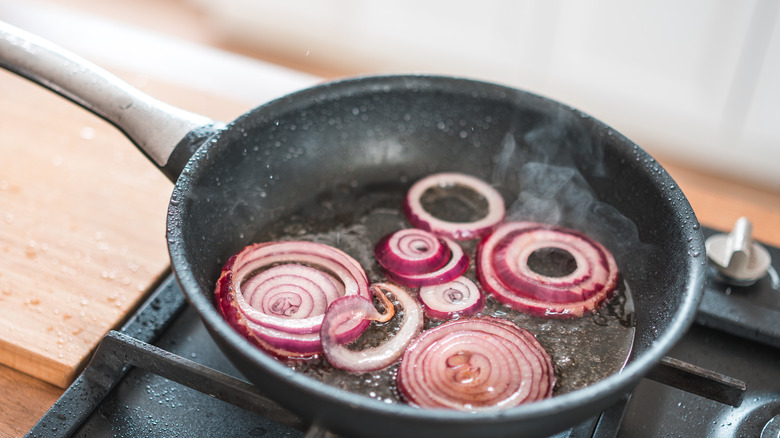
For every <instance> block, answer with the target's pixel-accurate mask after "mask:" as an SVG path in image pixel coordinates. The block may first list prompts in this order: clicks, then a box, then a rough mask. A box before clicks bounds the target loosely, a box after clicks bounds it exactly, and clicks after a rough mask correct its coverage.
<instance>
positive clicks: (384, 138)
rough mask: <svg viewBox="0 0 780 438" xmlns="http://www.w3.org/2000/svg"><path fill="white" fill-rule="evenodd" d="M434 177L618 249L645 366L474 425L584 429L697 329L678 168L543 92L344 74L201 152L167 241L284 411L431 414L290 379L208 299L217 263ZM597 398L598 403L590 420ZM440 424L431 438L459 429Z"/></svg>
mask: <svg viewBox="0 0 780 438" xmlns="http://www.w3.org/2000/svg"><path fill="white" fill-rule="evenodd" d="M438 171H457V172H463V173H467V174H471V175H475V176H477V177H480V178H482V179H484V180H485V181H488V182H489V183H491V184H492V185H494V186H495V187H496V188H497V189H498V190H499V191H500V192H501V193H502V195H503V196H504V198H505V201H506V203H507V206H508V212H509V213H508V214H509V216H510V217H513V218H518V219H533V220H541V221H548V222H556V223H559V224H561V225H564V226H569V227H573V228H578V229H580V230H582V231H584V232H586V233H588V234H590V235H592V236H593V237H596V238H597V239H599V240H601V241H602V243H604V244H605V246H607V247H608V248H609V249H610V250H611V251H613V253H615V255H616V256H617V258H618V263H619V264H620V268H621V271H622V275H623V276H624V278H625V280H626V283H627V284H628V285H629V287H630V291H631V295H632V296H633V299H634V304H635V308H636V314H635V316H636V317H635V323H636V339H635V345H634V349H633V353H632V356H633V360H632V363H631V364H629V366H628V367H627V368H626V370H625V371H624V372H623V373H622V375H618V376H614V378H610V379H607V381H606V382H602V383H603V384H597V385H594V386H593V387H590V388H586V389H585V390H581V391H577V392H575V393H573V394H567V395H565V396H561V397H559V400H551V401H546V402H542V403H537V404H536V405H538V406H531V405H529V406H525V407H520V408H516V409H514V410H510V411H507V412H506V413H503V414H500V415H498V414H484V415H483V414H479V415H476V416H474V417H473V418H472V419H471V420H466V421H471V422H472V423H473V424H479V423H486V424H499V425H501V424H504V423H506V424H513V423H514V422H516V421H524V422H526V423H528V424H531V427H530V429H527V430H529V431H534V430H538V431H543V432H545V433H546V431H549V430H553V429H549V427H550V424H547V423H549V422H548V421H545V420H544V418H545V416H546V415H550V413H551V411H553V410H558V411H560V410H561V409H563V410H564V411H566V410H567V409H570V408H571V415H570V417H571V418H572V421H576V420H577V418H580V419H582V418H584V417H583V416H587V415H589V414H592V413H596V412H598V410H599V405H605V404H606V403H608V402H609V401H611V400H615V399H616V398H617V397H618V396H619V395H620V394H619V393H616V392H619V390H620V389H622V388H624V387H625V386H626V385H628V384H629V382H630V381H634V382H635V381H636V380H637V379H638V378H639V377H640V376H641V374H643V373H644V372H645V371H646V370H647V369H648V368H649V366H650V365H651V364H652V362H655V361H657V360H658V359H659V358H660V356H661V355H662V354H663V353H664V352H665V351H666V350H667V349H668V348H669V347H671V344H672V343H673V342H674V341H676V339H677V338H678V337H679V335H681V334H682V331H683V330H684V329H685V328H687V326H688V324H689V323H690V321H691V319H692V316H693V312H694V310H695V307H696V304H697V303H698V301H697V300H698V297H699V295H700V293H701V287H702V284H703V283H702V282H703V275H704V274H703V272H704V271H703V269H704V268H703V266H704V263H703V259H704V257H703V256H701V255H700V252H701V251H702V250H701V248H702V242H701V234H700V232H699V231H698V224H697V222H696V218H695V216H694V214H693V212H692V211H691V209H690V206H689V205H688V203H687V201H686V200H685V198H684V196H683V195H682V193H680V190H679V189H678V188H677V187H676V185H675V184H674V182H673V181H672V180H671V178H669V176H668V175H667V174H666V172H665V171H664V170H663V169H662V168H661V167H660V166H659V165H658V164H657V163H656V162H655V161H654V160H653V159H652V158H651V157H650V156H648V155H647V154H646V153H645V152H644V151H643V150H642V149H640V148H639V147H637V146H636V145H634V144H633V143H631V142H630V141H628V140H627V139H625V138H624V137H623V136H622V135H620V134H619V133H617V132H614V131H613V130H612V129H610V128H609V127H607V126H605V125H604V124H602V123H600V122H598V121H596V120H594V119H592V118H591V117H589V116H587V115H586V114H583V113H581V112H579V111H577V110H574V109H571V108H568V107H565V106H563V105H560V104H558V103H555V102H551V101H549V100H547V99H544V98H542V97H539V96H536V95H533V94H528V93H525V92H521V91H516V90H511V89H508V88H504V87H499V86H495V85H490V84H484V83H478V82H472V81H464V80H458V79H447V78H430V77H384V78H366V79H360V80H352V81H345V82H340V83H335V84H331V85H326V86H321V87H318V88H314V89H312V90H306V91H304V92H301V93H297V94H295V95H292V96H289V97H286V98H283V99H280V100H278V101H274V102H272V103H270V104H267V105H265V106H262V107H259V108H258V109H256V110H254V111H252V112H250V113H248V114H247V115H245V116H243V117H242V118H240V119H239V120H237V121H236V122H235V123H234V124H232V125H231V126H230V127H229V129H228V130H226V131H225V132H223V133H222V134H221V135H220V136H219V137H218V138H217V139H216V140H214V141H212V142H211V143H209V144H208V145H206V146H205V147H203V148H201V149H200V150H199V151H198V153H196V155H195V156H194V157H193V159H192V160H191V161H190V164H189V165H188V166H187V168H186V169H185V170H184V172H183V174H182V176H181V178H180V180H179V181H178V183H177V185H176V189H175V192H174V195H173V198H172V201H171V209H170V212H169V213H170V214H169V220H170V222H169V236H168V237H169V243H170V250H171V256H172V260H173V264H174V270H175V271H177V275H178V277H179V280H180V282H181V283H182V285H183V287H184V289H185V291H186V293H187V295H188V297H189V299H190V301H191V302H192V303H193V305H194V306H195V307H196V308H197V309H198V311H199V312H200V313H201V315H202V316H203V317H204V320H205V321H206V324H207V326H208V327H209V328H210V330H211V331H212V333H213V334H214V336H215V338H217V340H218V342H219V343H220V344H221V345H222V346H223V348H224V349H225V350H226V353H227V354H228V355H229V356H231V360H233V361H234V362H235V363H236V364H237V365H238V367H239V369H241V370H242V371H243V372H244V373H245V374H246V375H247V378H249V379H250V380H252V381H254V382H255V383H258V384H260V385H263V386H264V387H266V388H268V390H269V393H270V395H271V396H272V397H275V398H278V399H281V400H280V401H281V402H282V403H283V404H285V405H293V406H295V408H296V409H298V410H299V411H302V412H303V413H304V415H310V418H311V419H314V418H315V417H317V416H318V415H319V414H320V413H322V412H323V408H322V406H321V405H320V403H319V402H318V401H317V400H305V401H302V400H296V399H293V398H298V397H300V396H301V394H307V395H308V394H309V392H308V391H311V393H313V394H314V397H315V398H317V397H324V400H329V402H328V406H335V407H334V408H333V409H339V405H340V404H344V405H347V406H353V405H355V403H357V409H362V408H361V406H366V409H368V410H369V411H371V412H379V413H380V414H379V415H384V413H387V412H391V413H392V414H393V415H402V416H407V417H408V418H412V419H415V421H411V420H410V423H415V422H417V421H416V418H417V417H418V416H420V415H422V416H423V417H424V418H423V419H422V420H421V422H419V423H420V424H421V426H420V427H422V428H423V429H424V428H425V427H426V426H425V424H427V423H426V421H427V420H428V418H427V417H426V415H428V414H427V413H424V412H423V413H421V410H419V409H413V408H409V407H405V406H396V407H391V408H387V407H382V406H373V404H372V403H371V401H370V400H366V401H363V400H361V398H360V397H357V398H356V397H354V396H352V395H349V394H340V393H339V391H335V392H334V391H331V390H327V391H326V390H324V388H322V387H321V386H322V384H320V383H319V382H313V381H307V380H308V379H302V378H301V377H300V376H294V375H291V373H289V372H286V371H284V369H283V367H282V366H281V365H279V364H277V363H275V362H274V361H273V359H270V358H268V357H266V356H264V354H263V353H259V352H258V351H256V350H255V349H254V347H252V346H250V345H249V343H248V342H245V341H244V340H243V339H241V338H240V337H239V336H237V335H236V334H235V333H232V332H231V329H230V328H229V327H228V326H227V325H226V324H224V323H223V322H222V321H221V318H220V316H219V315H218V314H217V312H216V310H215V309H214V308H213V305H212V298H211V294H212V291H213V287H214V283H215V281H216V279H217V277H218V275H219V270H220V268H221V265H222V264H223V263H224V262H225V261H226V260H227V258H228V257H230V256H231V255H232V254H234V253H235V252H237V251H238V250H240V249H241V248H242V247H243V246H245V245H247V244H249V243H252V242H253V241H254V239H257V238H258V236H262V235H264V232H265V230H266V229H267V228H268V226H269V224H277V223H278V222H279V221H284V220H285V218H286V217H289V216H291V215H294V214H296V213H299V212H300V211H302V210H303V209H305V208H306V206H307V205H311V204H312V203H315V204H316V203H320V204H322V203H323V202H329V200H333V199H337V200H338V199H342V198H344V199H351V198H350V197H349V195H350V194H356V195H355V198H359V197H360V196H359V194H360V193H365V192H370V191H372V190H388V188H389V189H390V190H392V189H394V188H397V189H398V190H403V189H404V188H405V187H408V185H410V184H411V183H412V182H414V181H415V180H417V179H419V178H421V177H423V176H425V175H428V174H430V173H433V172H438ZM345 194H346V195H345ZM359 208H360V205H356V203H354V202H335V203H334V204H333V205H331V206H330V208H329V210H327V211H326V212H325V213H324V215H325V216H326V217H323V218H321V220H318V221H315V222H313V223H312V226H320V225H321V224H322V223H327V222H328V221H333V222H339V221H341V222H348V221H349V220H350V218H352V217H353V215H354V211H355V210H357V209H359ZM279 237H282V236H279ZM287 237H289V236H287ZM287 385H292V387H293V388H296V389H295V390H287V389H288V388H286V387H287ZM326 393H327V394H328V395H327V396H324V395H323V394H326ZM287 395H289V397H290V399H286V398H287ZM332 397H335V398H332ZM587 405H591V406H595V410H593V411H591V412H587V411H588V408H587ZM603 407H604V406H602V408H603ZM581 408H583V409H584V410H582V409H581ZM348 409H350V408H348ZM388 409H389V411H388ZM590 409H593V407H591V408H590ZM548 411H550V412H548ZM328 415H330V416H331V417H332V416H338V415H339V414H338V413H337V414H332V413H330V414H328ZM437 416H439V413H435V414H431V417H430V418H431V419H432V421H433V422H434V423H436V422H437V421H438V419H440V418H445V419H449V418H448V416H449V413H444V414H442V415H441V416H439V417H437ZM366 417H367V418H368V417H370V415H367V416H366ZM453 418H454V417H453ZM534 418H539V419H540V420H539V421H535V420H534ZM550 418H552V417H550ZM351 421H352V423H353V425H352V426H346V429H345V430H342V431H341V432H342V433H346V434H349V433H350V432H354V430H353V428H359V427H361V426H359V425H358V424H359V423H361V421H362V420H355V419H354V418H353V419H352V420H351ZM366 421H368V420H366ZM372 421H373V420H372ZM459 421H460V420H459ZM326 423H328V421H326ZM449 423H452V424H454V425H455V426H453V427H451V428H449V429H453V430H451V434H450V436H457V435H459V434H460V435H463V434H465V429H463V428H462V425H461V426H459V425H457V424H458V421H455V422H448V424H449ZM565 425H566V422H565V421H564V422H560V421H558V423H557V426H553V427H554V428H555V427H558V428H560V427H565ZM438 426H442V427H438ZM438 426H437V428H435V429H432V430H437V431H439V432H437V433H444V432H446V431H447V430H449V429H448V427H446V426H443V425H438ZM501 427H504V426H501ZM337 428H338V426H337ZM358 430H359V429H358ZM379 431H381V429H378V430H377V432H379ZM483 431H484V430H483ZM472 432H473V431H472ZM494 432H497V431H494ZM510 432H511V430H509V429H507V433H510ZM378 434H379V435H381V433H378Z"/></svg>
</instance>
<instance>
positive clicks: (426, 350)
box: [397, 317, 555, 411]
mask: <svg viewBox="0 0 780 438" xmlns="http://www.w3.org/2000/svg"><path fill="white" fill-rule="evenodd" d="M397 384H398V390H399V392H400V393H401V395H402V396H403V397H404V399H405V400H406V401H407V402H409V403H410V404H412V405H414V406H419V407H427V408H449V409H457V410H462V411H480V410H488V409H503V408H509V407H513V406H517V405H520V404H523V403H530V402H533V401H537V400H541V399H544V398H547V397H550V396H551V395H552V391H553V388H554V386H555V372H554V368H553V365H552V361H551V359H550V355H549V354H548V353H547V352H546V350H545V349H544V347H542V345H541V344H540V343H539V342H538V341H537V340H536V338H535V337H534V336H533V335H532V334H531V333H529V332H528V331H527V330H525V329H522V328H520V327H518V326H517V325H516V324H514V323H513V322H510V321H507V320H503V319H499V318H493V317H478V318H467V319H460V320H455V321H450V322H447V323H444V324H442V325H440V326H438V327H436V328H433V329H430V330H427V331H425V332H423V333H422V334H421V335H420V336H418V337H417V338H416V339H415V340H414V342H412V344H411V345H410V346H409V347H408V348H407V349H406V352H404V355H403V357H402V358H401V365H400V367H399V369H398V377H397Z"/></svg>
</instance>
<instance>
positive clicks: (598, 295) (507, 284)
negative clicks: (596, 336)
mask: <svg viewBox="0 0 780 438" xmlns="http://www.w3.org/2000/svg"><path fill="white" fill-rule="evenodd" d="M537 231H538V232H539V233H548V232H550V231H552V232H559V233H565V234H567V235H568V236H572V238H573V239H576V240H578V241H581V242H587V243H588V244H589V245H591V246H592V250H593V254H596V255H597V258H598V262H597V263H595V264H593V263H588V266H589V267H590V274H589V275H585V274H583V270H582V269H580V266H579V265H578V267H577V269H575V272H573V273H571V274H569V275H568V276H566V277H560V278H558V277H546V276H542V275H539V274H534V275H533V276H530V277H525V278H522V277H520V276H518V278H514V277H513V275H515V274H516V273H517V272H518V270H517V269H515V268H512V267H510V266H509V264H512V263H518V260H507V259H502V257H501V256H497V254H498V253H499V252H502V253H503V255H504V256H505V255H506V253H507V252H508V251H513V252H515V253H518V254H519V253H523V254H525V257H526V258H525V259H522V260H523V262H522V263H526V262H527V255H529V254H530V253H531V252H533V251H532V250H530V251H529V250H524V249H523V247H520V246H519V245H518V249H509V247H507V246H506V245H508V243H507V242H511V241H512V240H513V239H515V238H516V237H517V236H518V235H522V234H523V233H534V232H537ZM531 240H532V239H531ZM546 247H558V246H556V244H555V243H554V242H549V241H545V242H543V243H540V244H536V245H531V246H530V248H533V250H536V249H539V248H546ZM563 249H564V250H566V248H563ZM523 251H525V252H523ZM567 251H568V250H567ZM573 255H574V254H573ZM574 256H575V259H576V260H577V262H578V263H580V262H581V261H583V260H584V261H586V262H587V261H588V260H587V258H583V257H582V256H578V255H574ZM476 259H477V260H476V268H477V278H478V279H479V283H480V285H481V286H482V287H483V288H484V289H485V291H486V292H488V293H490V294H493V296H495V297H496V298H497V299H498V300H499V301H501V302H502V303H504V304H507V305H509V306H510V307H512V308H514V309H516V310H518V311H522V312H526V313H530V314H533V315H536V316H542V317H579V316H582V315H584V314H585V313H586V312H589V311H592V310H593V309H595V308H596V307H598V306H599V304H601V303H602V302H603V301H605V300H607V299H608V298H610V297H611V296H612V294H613V293H614V291H615V288H616V287H617V284H618V280H619V277H620V271H619V269H618V266H617V263H616V262H615V259H614V257H613V256H612V254H611V253H610V252H609V251H608V250H607V249H606V248H604V247H603V246H602V245H601V244H600V243H598V242H597V241H595V240H593V239H591V238H589V237H588V236H586V235H584V234H582V233H579V232H577V231H574V230H570V229H567V228H563V227H556V226H551V225H546V224H540V223H536V222H506V223H503V224H501V225H499V226H498V227H496V228H495V229H494V230H493V232H492V233H491V234H490V235H488V236H487V237H485V238H484V239H483V240H482V241H481V242H480V243H479V245H478V246H477V254H476ZM590 261H591V262H592V261H593V260H590ZM585 269H586V270H587V267H586V268H585ZM594 270H595V274H597V276H598V277H596V276H594ZM527 271H528V272H532V271H530V269H528V270H527ZM569 277H571V278H569ZM507 280H509V281H507ZM556 281H557V282H559V283H561V285H560V287H555V286H550V285H554V284H555V282H556ZM545 283H547V284H545ZM583 285H585V286H587V287H583ZM546 294H547V295H546ZM556 294H558V298H557V301H558V302H555V301H554V300H551V299H549V296H555V295H556ZM545 296H547V297H548V298H545ZM561 301H562V302H561Z"/></svg>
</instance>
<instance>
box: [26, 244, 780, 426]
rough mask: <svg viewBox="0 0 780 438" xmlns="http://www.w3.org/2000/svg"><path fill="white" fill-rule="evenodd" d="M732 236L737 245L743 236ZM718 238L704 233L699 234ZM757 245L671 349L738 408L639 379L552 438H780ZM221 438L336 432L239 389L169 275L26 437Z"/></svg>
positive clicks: (708, 293) (766, 287) (711, 284)
mask: <svg viewBox="0 0 780 438" xmlns="http://www.w3.org/2000/svg"><path fill="white" fill-rule="evenodd" d="M735 231H736V232H737V237H738V238H740V239H738V242H737V243H740V242H741V243H743V244H744V243H745V239H744V237H745V236H744V235H740V234H739V232H740V230H739V229H737V228H735ZM741 231H745V230H741ZM719 234H720V233H716V232H715V231H714V230H709V229H705V235H706V236H708V237H712V236H713V235H719ZM733 234H735V233H734V232H732V235H733ZM748 238H749V230H748ZM748 243H749V239H748ZM732 246H734V245H732ZM743 246H744V245H743ZM762 248H767V252H768V254H769V255H771V258H772V264H771V265H770V266H769V269H768V271H767V273H766V274H763V275H762V276H761V278H760V279H758V280H757V281H755V283H753V284H750V285H745V284H746V283H749V282H746V281H741V282H739V281H736V282H735V281H730V282H729V281H725V280H724V277H723V272H722V271H723V270H724V269H722V268H721V269H718V268H717V264H715V263H713V264H712V265H711V267H710V269H709V274H708V279H707V285H706V289H705V293H704V297H703V300H702V304H701V306H700V307H699V312H698V314H697V318H696V323H695V324H694V325H693V327H692V328H691V329H690V330H689V331H688V332H687V333H686V335H685V336H684V338H683V339H682V340H681V341H680V342H679V343H678V344H677V345H676V346H675V348H674V349H673V350H672V351H671V352H670V353H669V357H672V358H674V359H679V360H682V361H685V362H688V363H691V364H695V365H697V366H699V367H702V368H704V369H705V372H706V373H711V374H713V375H715V376H719V375H725V376H721V378H725V379H726V380H729V381H739V382H740V383H741V382H744V385H745V391H744V395H743V399H742V401H741V404H740V403H739V402H737V403H733V404H739V406H738V407H733V406H729V405H727V404H723V403H721V402H717V401H713V400H710V399H709V398H705V397H702V396H699V395H695V394H693V393H691V392H687V391H684V390H681V389H677V388H675V387H671V386H666V385H664V384H661V383H657V382H655V381H653V380H650V379H643V380H642V381H641V382H640V384H639V385H638V386H637V387H636V389H635V390H634V391H633V392H632V393H631V394H628V395H626V396H625V397H624V398H623V399H622V400H621V401H619V402H618V403H616V404H615V405H614V406H612V407H611V408H609V409H607V410H605V411H604V412H603V413H601V414H600V415H598V416H596V417H594V418H592V419H590V420H588V421H585V422H584V423H582V424H580V425H579V426H576V427H574V428H572V429H570V430H567V431H564V432H561V433H559V434H556V435H554V437H556V438H564V437H568V438H575V437H594V438H606V437H639V438H642V437H659V436H664V437H669V436H680V437H683V436H684V437H761V438H769V437H771V438H778V437H780V276H778V271H780V249H778V248H773V247H762ZM743 249H744V248H743ZM735 283H736V284H735ZM726 376H730V377H732V378H733V379H729V377H726ZM735 379H736V380H735ZM687 383H688V386H697V385H699V384H697V383H694V384H693V385H691V382H687ZM701 385H704V387H700V388H698V390H699V391H698V392H701V391H702V390H704V392H706V390H707V387H706V385H707V384H706V383H702V384H701ZM694 392H696V389H694ZM741 395H742V394H741ZM242 406H243V407H242ZM224 434H228V435H230V436H249V437H299V436H301V437H303V436H306V437H326V436H334V435H332V434H331V433H329V432H327V431H325V430H321V429H319V428H318V427H317V426H310V425H306V424H304V423H303V422H302V421H301V420H300V419H299V418H298V417H296V416H295V415H294V414H292V413H290V412H288V411H286V410H284V409H283V408H281V407H280V406H278V405H277V404H276V403H274V402H273V401H271V400H268V399H267V398H265V397H264V396H263V395H262V393H261V392H260V391H258V389H257V388H255V387H254V386H253V385H251V384H249V383H247V382H246V381H245V380H244V379H243V377H241V374H240V373H239V372H238V371H237V370H236V369H235V368H234V367H233V366H232V365H231V364H230V362H228V360H227V359H226V358H225V356H224V355H223V354H222V352H221V351H220V350H219V348H218V347H217V346H216V344H215V343H214V342H213V341H212V339H211V337H210V336H209V334H208V333H207V331H206V328H205V327H204V325H203V324H202V323H201V321H200V319H199V317H198V316H197V314H196V312H195V311H194V310H193V309H191V308H190V307H188V305H187V304H186V301H185V299H184V297H183V294H182V292H181V291H180V290H179V288H178V285H177V284H176V281H175V280H174V279H173V277H172V276H168V278H166V279H165V280H164V281H163V282H162V283H161V284H160V285H159V286H158V287H157V288H156V290H155V291H154V292H153V294H152V295H151V296H150V297H149V299H148V300H147V301H146V303H145V304H144V305H143V306H142V307H141V308H140V309H139V310H138V312H137V313H136V314H135V315H134V316H133V317H132V318H131V319H130V320H129V321H128V322H127V323H126V325H125V326H124V327H123V328H122V329H121V330H119V331H112V332H110V333H109V334H108V335H107V336H106V337H105V338H104V340H103V341H102V342H101V344H100V346H99V347H98V350H97V351H96V353H95V356H94V358H93V360H92V361H91V362H90V364H89V366H88V367H87V368H86V369H85V371H84V372H83V373H82V375H81V376H80V377H79V378H78V379H77V380H76V381H75V382H74V383H73V385H72V386H71V387H70V388H68V390H67V391H66V392H65V393H64V394H63V396H62V397H61V398H60V400H58V402H57V403H56V404H55V405H54V406H53V407H52V408H51V409H50V410H49V411H48V412H47V413H46V415H44V417H43V418H41V420H40V421H39V422H38V424H36V426H34V427H33V429H31V430H30V432H29V433H28V436H30V437H40V436H46V437H52V436H62V437H69V436H76V437H82V436H85V437H102V436H112V437H157V436H166V437H179V436H181V437H196V436H219V435H224Z"/></svg>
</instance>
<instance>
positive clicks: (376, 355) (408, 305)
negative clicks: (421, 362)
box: [321, 283, 423, 373]
mask: <svg viewBox="0 0 780 438" xmlns="http://www.w3.org/2000/svg"><path fill="white" fill-rule="evenodd" d="M371 290H373V291H374V294H375V295H376V296H377V298H379V299H380V301H383V306H384V307H385V313H380V312H379V311H377V310H376V308H375V307H374V305H373V303H372V302H371V300H367V299H365V298H363V297H360V296H357V295H352V296H345V297H342V298H339V299H337V300H336V301H334V302H333V304H331V305H330V307H329V308H328V311H327V312H326V314H325V320H324V321H323V323H322V329H321V337H322V346H323V349H324V351H325V358H326V359H327V360H328V363H330V364H331V365H332V366H333V367H335V368H339V369H343V370H347V371H351V372H354V373H365V372H369V371H375V370H378V369H381V368H385V367H387V366H389V365H390V364H392V363H393V362H395V361H396V360H398V358H399V357H401V354H403V352H404V350H405V349H406V346H407V345H409V342H411V341H412V339H413V338H414V337H415V336H417V334H418V333H420V330H422V327H423V312H422V309H421V308H420V306H419V304H418V303H417V301H415V300H414V298H412V297H411V296H410V295H409V294H408V293H407V292H406V291H405V290H403V289H402V288H400V287H398V286H396V285H393V284H389V283H374V284H373V285H371ZM384 290H386V291H388V292H390V293H392V294H393V296H394V297H395V298H396V299H397V300H398V302H399V303H400V305H401V307H402V308H403V317H402V318H403V319H402V320H401V328H400V329H398V331H397V332H396V333H395V334H394V335H393V337H392V338H391V339H390V340H388V341H386V342H385V343H384V344H382V345H380V346H378V347H373V348H369V349H366V350H362V351H354V350H350V349H348V348H346V347H345V346H344V345H342V344H343V342H341V341H339V339H338V336H337V331H338V329H339V327H340V326H341V325H343V324H345V323H347V325H354V321H355V320H365V321H380V322H386V321H387V320H389V319H390V318H391V317H392V316H393V313H394V308H393V304H392V303H391V302H390V301H389V300H388V299H387V297H385V295H384V292H383V291H384ZM350 323H351V324H350Z"/></svg>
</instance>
